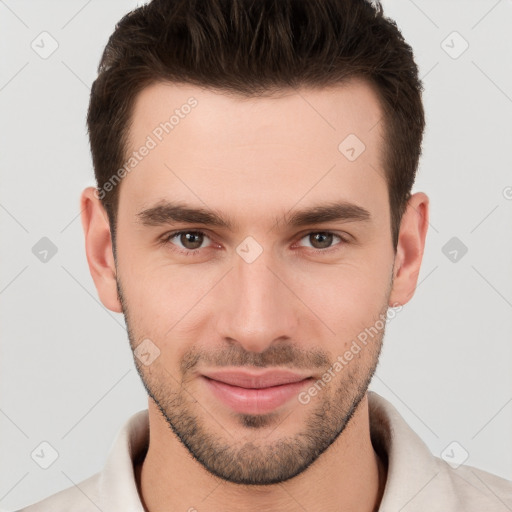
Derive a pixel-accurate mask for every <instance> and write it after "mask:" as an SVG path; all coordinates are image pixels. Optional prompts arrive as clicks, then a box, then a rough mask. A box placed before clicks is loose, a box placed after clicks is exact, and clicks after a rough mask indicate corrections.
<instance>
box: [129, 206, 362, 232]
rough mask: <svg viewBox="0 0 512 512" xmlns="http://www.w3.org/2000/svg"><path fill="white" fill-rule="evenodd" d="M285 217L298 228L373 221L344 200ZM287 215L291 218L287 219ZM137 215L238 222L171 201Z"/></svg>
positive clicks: (161, 220) (149, 219)
mask: <svg viewBox="0 0 512 512" xmlns="http://www.w3.org/2000/svg"><path fill="white" fill-rule="evenodd" d="M284 217H285V224H287V225H288V226H291V227H295V228H296V227H301V226H306V225H309V224H320V223H322V222H332V221H344V222H353V221H369V220H370V219H371V214H370V212H369V211H368V210H366V209H365V208H363V207H361V206H358V205H356V204H353V203H348V202H345V201H341V202H330V203H327V204H320V205H315V206H310V207H308V208H304V209H302V210H297V211H296V212H295V213H293V214H291V215H285V216H284ZM287 217H288V219H287V220H286V218H287ZM137 218H138V220H139V222H141V223H142V224H143V225H144V226H161V225H164V224H172V223H177V222H183V223H186V224H202V225H206V226H212V227H218V228H226V229H228V230H230V231H233V230H234V229H235V228H236V227H237V225H238V224H237V223H235V222H233V221H232V220H231V219H229V218H224V217H222V215H220V214H218V213H216V212H215V211H213V210H208V209H206V208H195V207H191V206H188V205H186V204H183V203H176V202H169V201H161V202H160V203H158V204H157V205H155V206H152V207H150V208H146V209H144V210H141V211H140V212H138V213H137ZM276 224H281V222H279V220H278V221H276Z"/></svg>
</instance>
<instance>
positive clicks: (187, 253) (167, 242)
mask: <svg viewBox="0 0 512 512" xmlns="http://www.w3.org/2000/svg"><path fill="white" fill-rule="evenodd" d="M185 233H194V234H199V235H203V236H205V237H207V238H210V237H209V236H208V235H207V234H206V233H205V232H204V231H201V230H193V229H187V230H181V231H173V232H172V233H167V234H166V235H164V236H163V237H162V239H161V241H160V243H161V244H162V245H164V246H169V245H173V246H174V244H172V243H171V240H172V239H173V238H176V237H177V236H178V235H183V234H185ZM318 233H322V234H326V235H334V236H335V237H338V238H339V239H340V242H339V243H338V244H335V245H333V246H331V247H328V248H327V249H316V248H314V247H308V248H307V249H309V252H312V253H314V254H327V253H330V252H332V251H337V250H339V249H340V248H339V247H338V246H340V245H346V244H348V243H349V240H348V239H347V238H346V237H344V236H342V235H339V234H338V233H334V232H333V231H327V230H326V231H322V230H319V231H309V232H308V233H305V234H304V235H302V236H301V237H300V238H299V241H300V240H302V239H303V238H305V237H307V236H309V235H313V234H318ZM210 240H211V238H210ZM203 249H207V247H202V248H199V249H192V250H184V249H180V248H173V249H172V250H173V251H176V252H177V253H178V254H182V255H184V256H195V255H197V254H198V253H199V252H201V251H202V250H203Z"/></svg>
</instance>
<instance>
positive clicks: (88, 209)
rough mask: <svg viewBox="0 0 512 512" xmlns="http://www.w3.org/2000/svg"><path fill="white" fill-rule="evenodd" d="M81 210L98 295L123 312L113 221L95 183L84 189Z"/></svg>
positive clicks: (107, 303)
mask: <svg viewBox="0 0 512 512" xmlns="http://www.w3.org/2000/svg"><path fill="white" fill-rule="evenodd" d="M80 210H81V212H82V213H81V216H82V227H83V230H84V235H85V252H86V256H87V263H88V264H89V270H90V272H91V276H92V278H93V280H94V284H95V286H96V289H97V291H98V295H99V298H100V300H101V302H102V303H103V305H104V306H105V307H106V308H108V309H109V310H111V311H114V312H116V313H121V312H122V308H121V304H120V302H119V298H118V295H117V282H116V268H115V261H114V254H113V251H112V239H111V235H110V224H109V221H108V216H107V214H106V212H105V209H104V207H103V205H102V204H101V201H100V200H99V199H98V197H97V195H96V189H95V188H94V187H88V188H86V189H85V190H84V191H83V192H82V196H81V199H80Z"/></svg>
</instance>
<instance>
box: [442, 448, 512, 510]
mask: <svg viewBox="0 0 512 512" xmlns="http://www.w3.org/2000/svg"><path fill="white" fill-rule="evenodd" d="M434 459H435V460H436V464H437V467H438V469H439V473H438V477H439V480H440V482H439V487H440V488H442V489H443V490H444V491H445V492H446V493H447V494H451V495H452V496H456V497H457V505H458V506H459V507H460V508H461V509H462V510H466V511H468V512H471V511H475V512H476V511H478V512H480V511H481V510H486V511H489V512H491V511H496V512H499V511H504V512H506V511H507V510H508V511H510V510H512V482H511V481H509V480H506V479H504V478H501V477H499V476H497V475H494V474H492V473H488V472H487V471H484V470H482V469H478V468H476V467H473V466H466V465H463V466H459V467H457V468H456V469H455V468H453V467H451V466H450V465H449V464H448V463H446V462H445V461H444V460H442V459H440V458H438V457H434Z"/></svg>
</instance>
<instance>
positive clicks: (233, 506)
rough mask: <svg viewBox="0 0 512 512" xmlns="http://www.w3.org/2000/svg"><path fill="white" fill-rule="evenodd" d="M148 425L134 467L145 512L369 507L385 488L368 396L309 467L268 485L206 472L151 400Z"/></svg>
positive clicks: (368, 511)
mask: <svg viewBox="0 0 512 512" xmlns="http://www.w3.org/2000/svg"><path fill="white" fill-rule="evenodd" d="M149 424H150V442H149V448H148V452H147V454H146V457H145V459H144V461H143V462H142V463H141V464H139V465H138V466H136V468H135V477H136V481H137V485H138V488H139V494H140V496H141V501H142V503H143V505H144V508H145V510H146V511H147V512H156V511H158V510H187V511H188V510H190V511H194V510H198V511H203V510H208V512H232V511H233V512H234V511H238V510H244V511H247V512H253V511H254V512H257V511H258V512H260V511H265V510H281V511H283V512H299V511H300V512H303V511H304V510H322V511H324V512H331V511H332V512H334V511H339V510H343V511H358V512H373V511H375V510H377V509H378V506H379V503H380V501H381V498H382V494H383V492H384V486H385V480H386V467H385V464H384V463H383V462H382V461H381V459H380V458H379V457H378V455H377V454H376V453H375V451H374V449H373V446H372V443H371V438H370V428H369V413H368V397H367V395H366V396H365V398H364V399H363V400H362V401H361V403H360V404H359V406H358V408H357V410H356V412H355V413H354V415H353V417H352V419H351V420H350V422H349V424H348V425H347V427H346V428H345V430H344V431H343V432H342V434H341V435H340V436H339V437H338V438H337V440H336V441H335V442H334V443H333V444H332V445H331V446H330V447H329V448H328V449H327V450H326V451H325V452H324V453H323V454H322V455H321V456H320V457H319V458H318V459H317V460H316V461H315V462H314V463H313V464H312V465H311V466H310V467H309V468H307V469H306V470H305V471H303V472H302V473H301V474H299V475H297V476H296V477H294V478H291V479H290V480H287V481H285V482H283V483H280V484H273V485H267V486H244V485H237V484H233V483H231V482H226V481H224V480H222V479H220V478H218V477H216V476H214V475H212V474H211V473H209V472H208V471H207V470H206V469H205V468H204V467H203V466H202V465H201V464H200V463H199V462H197V461H196V460H195V459H194V458H193V457H192V456H191V455H190V453H189V451H188V450H187V448H185V446H183V445H182V443H181V442H180V441H179V440H178V438H177V437H176V436H175V434H174V433H173V432H172V430H171V429H170V427H169V426H168V424H167V423H166V421H165V419H164V418H163V417H162V415H161V413H160V412H159V411H158V409H157V407H156V406H155V404H154V402H152V400H151V399H150V400H149Z"/></svg>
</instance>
